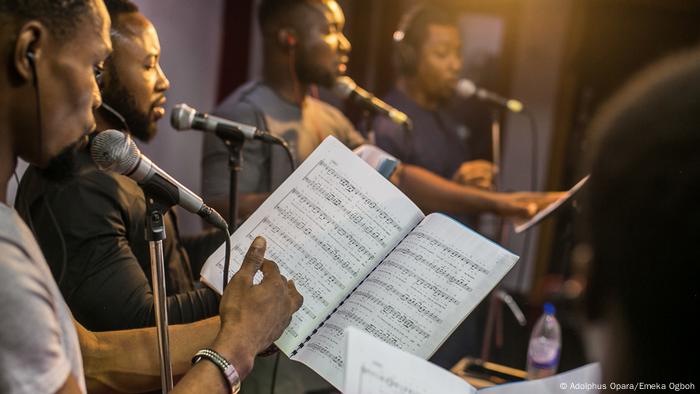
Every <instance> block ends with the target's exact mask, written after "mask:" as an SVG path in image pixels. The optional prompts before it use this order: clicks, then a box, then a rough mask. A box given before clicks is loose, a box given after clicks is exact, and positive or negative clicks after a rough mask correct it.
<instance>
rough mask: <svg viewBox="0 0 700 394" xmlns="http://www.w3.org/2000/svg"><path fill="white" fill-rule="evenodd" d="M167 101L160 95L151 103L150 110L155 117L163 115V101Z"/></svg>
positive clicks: (158, 117)
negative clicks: (151, 107)
mask: <svg viewBox="0 0 700 394" xmlns="http://www.w3.org/2000/svg"><path fill="white" fill-rule="evenodd" d="M167 101H168V100H167V99H166V98H165V97H161V98H160V99H158V100H156V102H155V103H153V109H152V110H151V112H152V113H153V116H154V117H155V118H156V119H160V118H162V117H163V116H165V103H166V102H167Z"/></svg>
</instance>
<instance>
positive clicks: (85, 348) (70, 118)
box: [0, 0, 302, 393]
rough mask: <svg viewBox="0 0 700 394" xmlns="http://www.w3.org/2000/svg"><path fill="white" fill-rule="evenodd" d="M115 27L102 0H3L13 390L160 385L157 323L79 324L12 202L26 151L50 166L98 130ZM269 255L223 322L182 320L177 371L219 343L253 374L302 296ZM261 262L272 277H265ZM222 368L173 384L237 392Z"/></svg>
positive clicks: (227, 307)
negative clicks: (102, 75)
mask: <svg viewBox="0 0 700 394" xmlns="http://www.w3.org/2000/svg"><path fill="white" fill-rule="evenodd" d="M109 26H110V19H109V15H108V13H107V11H106V9H105V6H104V4H103V2H102V0H62V1H60V2H59V1H55V0H4V1H2V2H0V53H2V54H3V56H2V59H3V65H2V66H3V67H4V70H3V72H2V73H0V104H1V105H0V151H1V154H0V300H2V302H0V316H2V318H0V392H2V393H85V392H87V389H89V390H90V392H98V391H105V390H101V389H107V391H109V392H113V390H109V389H114V390H119V391H129V392H142V391H145V390H148V389H149V388H150V389H153V388H154V387H157V386H158V384H159V383H160V377H159V368H158V355H157V352H156V349H157V347H156V345H155V330H154V329H152V328H151V329H140V330H128V331H119V332H112V333H91V332H88V331H87V330H85V329H84V328H83V327H82V326H80V324H78V323H77V322H75V321H74V320H73V319H72V316H71V313H70V310H69V309H68V306H67V305H66V303H65V301H64V299H63V297H62V296H61V293H60V290H59V289H58V286H57V285H56V282H55V281H54V280H53V279H52V277H51V272H50V269H49V266H48V265H47V263H46V261H45V260H44V257H43V256H42V253H41V251H40V250H39V245H38V244H37V242H36V240H35V239H34V238H33V236H32V234H31V232H30V230H29V228H28V227H27V226H26V224H25V223H24V222H23V221H22V220H21V219H20V218H19V216H18V215H17V213H16V212H15V211H14V209H12V208H11V207H9V206H7V205H6V201H7V191H8V182H9V181H10V178H11V177H12V173H13V172H14V171H15V167H16V165H17V158H18V157H21V158H22V159H24V160H26V161H28V162H29V163H31V164H33V165H35V166H38V167H40V168H45V167H46V166H47V164H48V163H49V162H51V161H53V159H54V158H55V157H57V155H58V153H59V152H61V151H63V150H64V149H66V147H67V146H70V145H72V144H74V142H75V141H76V140H78V139H80V138H82V137H83V136H84V135H85V134H86V133H88V132H89V131H91V130H94V128H95V119H94V117H93V113H92V111H93V109H95V108H97V107H99V105H100V103H101V97H100V93H99V91H98V89H97V84H96V81H95V76H94V74H93V68H95V67H99V65H100V64H101V63H102V62H103V61H104V59H105V58H106V57H107V56H108V55H109V53H110V52H111V43H110V38H109ZM264 253H265V241H264V239H262V238H258V239H256V240H255V241H254V242H253V245H252V246H251V249H250V250H249V251H248V254H247V256H246V258H245V259H244V263H243V267H242V268H241V270H240V271H239V272H238V273H237V274H236V275H235V276H234V278H233V279H232V280H231V282H230V284H229V286H227V287H226V290H225V292H224V296H223V298H222V300H221V309H220V312H221V319H220V321H219V319H216V318H214V319H209V320H208V321H206V322H200V323H194V324H188V325H180V326H173V327H171V330H170V335H171V345H172V355H173V371H174V372H175V373H176V374H178V375H179V374H183V373H184V372H185V371H187V369H188V368H189V367H190V362H189V360H190V358H191V356H192V354H193V353H194V351H195V350H194V349H196V348H197V347H200V346H201V347H203V346H208V347H209V349H211V350H212V351H214V352H217V353H219V354H220V355H221V356H222V357H223V358H224V359H226V360H227V361H228V362H230V363H231V364H232V365H233V368H235V370H237V372H238V375H239V376H240V378H244V377H245V376H246V375H247V373H248V372H249V371H250V369H251V367H252V362H253V356H254V355H255V354H256V353H258V352H260V351H261V350H262V349H265V348H266V347H267V346H269V344H270V343H271V342H272V341H274V340H275V339H276V338H277V337H279V335H280V334H281V333H282V330H283V329H284V328H285V327H286V326H287V325H288V324H289V321H290V319H291V315H292V313H293V312H294V311H295V310H297V309H298V308H299V306H300V305H301V302H302V299H301V297H300V296H299V294H298V293H297V291H296V289H295V288H294V285H293V283H292V282H287V281H286V279H285V278H284V277H283V276H281V275H280V273H279V270H278V268H277V266H276V265H275V264H274V263H273V262H270V261H266V260H265V259H264ZM258 269H260V270H262V271H263V273H264V276H265V278H264V279H263V281H262V282H261V283H260V284H259V285H256V286H254V285H253V277H254V275H255V274H256V272H257V271H258ZM227 371H228V372H229V373H230V375H229V376H233V375H234V374H233V373H231V372H232V371H231V369H230V368H228V369H227ZM222 372H224V371H223V370H222V369H220V368H218V367H217V365H216V364H215V363H213V362H210V361H209V360H205V361H201V362H197V364H196V365H195V366H193V367H192V368H191V369H190V371H189V372H188V373H187V374H186V375H185V376H184V377H183V378H182V380H180V381H179V383H178V385H177V386H176V387H175V389H174V390H173V391H172V392H173V393H180V392H185V393H225V392H229V393H230V392H231V391H232V388H233V387H232V386H235V380H234V379H233V378H232V379H224V375H222ZM232 382H233V384H232ZM154 383H155V384H154Z"/></svg>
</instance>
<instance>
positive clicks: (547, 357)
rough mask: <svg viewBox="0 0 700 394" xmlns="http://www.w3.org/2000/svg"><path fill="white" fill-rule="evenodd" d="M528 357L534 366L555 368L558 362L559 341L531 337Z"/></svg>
mask: <svg viewBox="0 0 700 394" xmlns="http://www.w3.org/2000/svg"><path fill="white" fill-rule="evenodd" d="M528 358H529V359H530V364H531V365H532V366H533V367H535V368H556V367H557V365H558V364H559V343H558V342H557V341H553V340H551V339H547V338H543V337H539V338H533V339H532V341H530V348H529V351H528Z"/></svg>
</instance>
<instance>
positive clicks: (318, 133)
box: [202, 0, 558, 218]
mask: <svg viewBox="0 0 700 394" xmlns="http://www.w3.org/2000/svg"><path fill="white" fill-rule="evenodd" d="M259 23H260V27H261V30H262V35H263V50H264V64H263V80H262V81H259V82H251V83H248V84H246V85H244V86H243V87H241V88H239V89H238V90H236V91H235V92H234V93H233V94H232V95H231V96H229V97H228V98H227V99H226V100H225V101H224V102H223V103H222V104H221V106H220V107H219V108H218V109H217V110H216V111H215V113H216V114H217V115H220V116H222V117H225V118H229V119H232V120H236V121H239V122H243V123H248V124H253V125H256V126H257V127H259V128H261V129H265V130H268V131H270V132H271V133H272V134H274V135H276V136H278V137H281V138H283V139H285V140H286V141H287V142H288V143H289V145H290V147H291V149H292V153H293V156H294V159H295V160H296V162H297V164H298V163H300V162H302V161H304V159H306V157H308V156H309V154H311V152H312V151H313V150H314V149H315V148H316V147H317V146H318V145H319V144H320V143H321V142H322V141H323V139H324V138H325V137H327V136H329V135H333V136H335V137H336V138H338V139H339V140H340V141H341V142H343V143H344V144H345V145H346V146H348V147H349V148H351V149H352V148H356V147H357V146H359V145H361V144H363V143H364V142H365V141H364V139H363V138H362V136H361V135H360V133H359V132H358V131H357V130H356V129H355V128H354V127H353V125H352V124H351V123H350V121H349V120H348V119H347V118H346V117H345V116H344V115H343V114H342V113H341V112H340V111H338V110H337V109H335V108H333V107H331V106H330V105H328V104H326V103H323V102H321V101H320V100H317V99H315V98H313V97H310V96H309V95H308V94H307V92H308V90H309V88H310V87H311V86H312V85H314V84H316V85H320V86H324V87H332V86H333V84H334V83H335V80H336V78H337V77H338V76H340V75H342V74H344V72H345V68H346V63H347V61H348V54H349V52H350V43H349V42H348V40H347V38H346V37H345V36H344V35H343V32H342V30H343V26H344V24H345V17H344V15H343V11H342V10H341V8H340V6H339V5H338V3H337V2H335V1H334V0H265V1H263V2H262V3H261V5H260V7H259ZM228 157H229V154H228V150H227V149H226V146H225V145H224V144H223V143H222V142H221V141H220V140H218V139H217V138H216V137H215V136H211V135H207V136H206V137H205V142H204V150H203V184H202V186H203V187H202V189H203V194H204V197H205V199H206V200H207V201H208V202H209V205H210V206H212V207H214V208H215V209H217V210H219V211H220V212H222V214H224V216H226V215H225V213H226V212H227V211H228V198H227V197H228V196H227V195H228V190H229V189H228V179H229V177H228ZM243 161H244V164H243V169H242V172H241V175H240V179H239V190H240V191H241V193H242V194H241V196H240V212H241V217H245V216H247V215H248V214H249V213H251V212H252V211H254V210H255V209H256V208H257V207H258V206H259V205H260V204H261V203H262V201H264V199H265V198H266V197H267V196H268V195H269V193H271V192H272V191H274V190H275V189H276V188H277V187H278V186H279V185H280V184H281V183H282V182H283V181H284V180H285V179H286V178H287V176H289V174H290V173H291V168H290V165H289V162H288V159H287V156H286V155H285V153H284V151H283V150H282V149H281V148H280V147H277V146H272V147H271V146H267V145H265V144H263V143H261V142H259V141H249V142H246V144H245V146H244V150H243ZM391 180H392V182H394V183H395V184H396V185H397V186H398V187H399V188H400V189H401V190H402V191H403V192H404V193H406V194H407V195H408V197H410V198H411V199H412V200H413V201H415V202H416V203H417V205H418V206H419V207H421V209H423V210H424V211H426V212H433V211H444V212H448V213H452V214H469V213H475V212H494V213H497V214H499V215H502V216H507V217H520V218H526V217H529V216H530V215H532V214H534V213H535V211H536V210H537V208H538V207H539V206H544V205H546V204H547V203H549V202H551V201H552V200H553V199H555V198H556V197H557V196H558V194H546V193H492V192H489V191H486V190H482V189H479V188H474V187H467V186H461V185H458V184H456V183H454V182H450V181H448V180H446V179H444V178H442V177H440V176H437V175H435V174H434V173H432V172H430V171H427V170H425V169H423V168H421V167H417V166H414V165H410V164H399V166H398V167H397V169H396V171H395V173H394V175H393V176H392V178H391Z"/></svg>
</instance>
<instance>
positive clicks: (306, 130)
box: [202, 82, 365, 201]
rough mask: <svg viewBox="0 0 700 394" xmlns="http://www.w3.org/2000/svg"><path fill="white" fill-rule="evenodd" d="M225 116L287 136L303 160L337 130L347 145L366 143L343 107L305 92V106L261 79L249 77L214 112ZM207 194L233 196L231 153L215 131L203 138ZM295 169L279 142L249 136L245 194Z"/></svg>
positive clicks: (273, 184) (270, 186)
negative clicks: (299, 104) (339, 108)
mask: <svg viewBox="0 0 700 394" xmlns="http://www.w3.org/2000/svg"><path fill="white" fill-rule="evenodd" d="M214 114H215V115H217V116H220V117H223V118H226V119H230V120H234V121H237V122H241V123H246V124H250V125H255V126H257V127H258V128H260V129H264V130H268V131H269V132H270V133H272V134H273V135H275V136H278V137H281V138H283V139H285V140H286V141H287V143H288V144H289V147H290V148H291V151H292V154H293V156H294V159H295V162H296V164H297V165H299V164H300V163H301V162H302V161H304V160H305V159H306V158H307V157H308V156H309V155H310V154H311V152H313V150H314V149H316V147H317V146H319V145H320V144H321V142H322V141H323V139H324V138H326V137H327V136H329V135H332V136H334V137H336V138H338V140H340V141H341V142H342V143H344V144H345V145H346V146H347V147H348V148H350V149H354V148H356V147H358V146H360V145H362V144H363V143H365V141H364V138H363V137H362V135H361V134H360V133H359V132H358V131H357V130H356V129H355V127H354V126H353V125H352V123H351V122H350V120H348V118H346V117H345V115H343V114H342V113H341V112H340V111H339V110H338V109H336V108H335V107H333V106H331V105H329V104H326V103H324V102H322V101H320V100H317V99H315V98H313V97H310V96H306V98H305V99H304V102H303V104H302V105H301V107H300V106H298V105H296V104H294V103H291V102H289V101H286V100H284V99H283V98H281V97H280V96H279V95H277V93H275V91H274V90H272V89H271V88H270V87H269V86H267V85H265V84H264V83H262V82H249V83H247V84H245V85H243V86H242V87H240V88H238V89H237V90H236V91H235V92H234V93H233V94H231V95H230V96H229V97H227V98H226V100H224V102H223V103H222V104H221V105H220V106H219V108H217V109H216V110H215V111H214ZM204 138H205V139H204V147H203V148H204V149H203V156H202V193H203V194H204V197H205V199H206V200H209V201H211V200H221V199H225V198H227V197H228V191H229V165H228V157H229V153H228V150H227V149H226V146H225V145H224V144H223V143H222V142H221V140H219V138H218V137H216V136H215V135H211V134H207V135H206V136H205V137H204ZM290 174H291V167H290V165H289V159H288V158H287V155H286V154H285V152H284V150H283V149H282V148H281V147H279V146H270V145H268V144H264V143H262V142H259V141H246V142H245V145H244V149H243V165H242V168H241V172H240V174H239V178H238V190H239V192H240V193H264V192H272V191H274V190H275V189H276V188H277V187H278V186H279V185H280V184H282V182H284V180H285V179H287V177H288V176H289V175H290Z"/></svg>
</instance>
